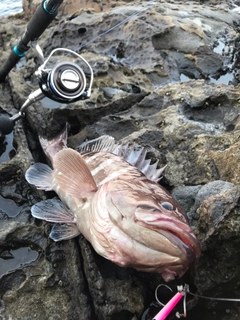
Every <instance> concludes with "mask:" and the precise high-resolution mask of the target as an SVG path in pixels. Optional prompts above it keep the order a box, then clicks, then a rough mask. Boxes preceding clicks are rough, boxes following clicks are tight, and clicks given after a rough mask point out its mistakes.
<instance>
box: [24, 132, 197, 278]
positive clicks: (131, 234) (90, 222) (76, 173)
mask: <svg viewBox="0 0 240 320" xmlns="http://www.w3.org/2000/svg"><path fill="white" fill-rule="evenodd" d="M66 140H67V133H66V130H65V131H64V132H62V133H61V134H60V135H59V136H58V137H57V138H56V139H53V140H51V141H46V140H42V145H43V149H44V151H45V153H46V155H47V156H48V157H49V158H50V160H51V163H52V167H53V168H50V167H49V166H48V165H46V164H43V163H35V164H33V165H32V166H31V167H30V168H29V169H28V170H27V172H26V180H27V181H28V182H29V183H30V184H32V185H35V186H36V187H37V188H39V189H43V190H46V191H48V190H54V191H55V192H56V193H57V195H58V197H59V198H60V200H56V199H48V200H44V201H41V202H39V203H36V204H35V205H34V206H33V207H32V208H31V213H32V216H33V217H35V218H38V219H43V220H46V221H50V222H54V223H56V224H54V226H53V228H52V231H51V233H50V238H51V239H53V240H54V241H60V240H65V239H71V238H73V237H76V236H78V235H79V234H80V233H81V234H82V235H83V236H84V237H85V238H86V239H87V240H88V241H89V242H90V243H91V245H92V246H93V248H94V249H95V251H96V252H97V253H98V254H100V255H101V256H103V257H104V258H106V259H109V260H111V261H112V262H114V263H116V264H117V265H120V266H122V267H132V268H135V269H137V270H140V271H146V272H157V273H161V274H162V277H163V279H164V280H165V281H170V280H172V279H174V278H175V277H176V276H178V277H181V276H182V275H183V274H184V273H185V272H186V270H187V269H189V268H190V267H191V266H193V265H194V263H195V262H196V261H197V260H198V258H199V256H200V246H199V242H198V240H197V238H196V236H195V235H194V233H193V231H192V229H191V227H190V225H189V223H188V219H187V216H186V214H185V213H184V211H183V209H182V208H181V207H180V205H179V204H178V203H177V201H176V200H175V199H174V198H173V197H172V196H171V195H170V194H169V193H168V192H167V191H166V190H165V189H164V188H163V187H162V186H161V185H160V184H158V181H159V179H160V176H161V174H162V171H163V169H164V168H161V169H157V163H154V164H151V163H150V160H149V159H148V160H146V153H147V152H146V150H144V148H143V147H139V146H138V145H134V144H133V145H132V146H130V145H122V144H117V143H116V142H115V140H114V138H112V137H110V136H102V137H100V138H98V139H95V140H91V141H89V142H85V143H83V144H82V145H80V146H79V147H78V148H77V149H76V150H74V149H71V148H68V147H67V145H66Z"/></svg>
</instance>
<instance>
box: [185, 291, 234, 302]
mask: <svg viewBox="0 0 240 320" xmlns="http://www.w3.org/2000/svg"><path fill="white" fill-rule="evenodd" d="M187 293H189V294H191V295H192V296H195V297H197V298H202V299H209V300H216V301H232V302H240V299H232V298H215V297H207V296H201V295H199V294H196V293H192V292H190V291H187Z"/></svg>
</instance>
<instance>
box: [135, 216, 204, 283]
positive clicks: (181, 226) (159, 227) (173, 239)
mask: <svg viewBox="0 0 240 320" xmlns="http://www.w3.org/2000/svg"><path fill="white" fill-rule="evenodd" d="M135 222H136V223H138V224H141V225H142V226H144V227H145V228H149V229H151V230H154V231H155V232H157V233H159V234H161V236H163V237H165V238H166V239H167V240H168V241H169V242H170V243H169V245H171V247H172V250H171V252H170V254H172V255H173V256H175V257H176V256H178V257H179V261H180V263H178V265H175V266H174V265H173V266H171V267H170V268H169V270H166V273H167V274H169V277H170V278H172V276H173V275H174V274H175V275H178V276H179V277H181V276H182V275H183V274H184V273H185V271H186V270H187V269H188V268H190V267H192V266H193V265H194V264H195V262H196V261H197V260H198V259H199V257H200V254H201V249H200V244H199V242H198V240H197V238H196V236H195V235H194V233H193V231H192V229H191V227H190V226H189V225H188V224H187V223H186V222H184V221H181V220H179V219H176V218H175V217H174V215H172V216H170V215H165V214H163V213H159V212H158V213H153V212H152V213H151V214H150V215H149V214H145V215H144V214H142V211H141V210H140V212H138V210H137V211H136V212H135ZM166 247H167V246H166ZM167 250H169V247H167Z"/></svg>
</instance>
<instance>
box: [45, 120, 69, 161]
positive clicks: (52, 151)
mask: <svg viewBox="0 0 240 320" xmlns="http://www.w3.org/2000/svg"><path fill="white" fill-rule="evenodd" d="M68 129H69V125H68V123H66V125H65V127H64V129H63V130H62V131H61V132H60V133H59V134H58V135H57V136H56V137H54V138H53V139H51V140H47V139H45V138H43V137H40V138H39V140H40V143H41V146H42V148H43V151H44V152H45V154H46V156H47V157H48V158H49V159H50V160H51V162H52V160H53V157H54V156H55V155H56V154H57V153H58V152H59V151H61V150H62V149H64V148H66V147H67V138H68Z"/></svg>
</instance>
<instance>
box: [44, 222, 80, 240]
mask: <svg viewBox="0 0 240 320" xmlns="http://www.w3.org/2000/svg"><path fill="white" fill-rule="evenodd" d="M79 234H80V231H79V229H78V227H77V225H76V224H56V225H55V226H53V228H52V231H51V233H50V238H51V239H52V240H54V241H61V240H69V239H72V238H75V237H77V236H78V235H79Z"/></svg>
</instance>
